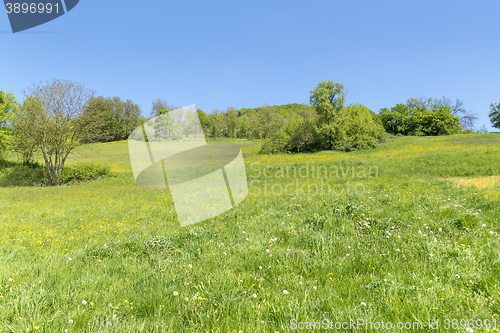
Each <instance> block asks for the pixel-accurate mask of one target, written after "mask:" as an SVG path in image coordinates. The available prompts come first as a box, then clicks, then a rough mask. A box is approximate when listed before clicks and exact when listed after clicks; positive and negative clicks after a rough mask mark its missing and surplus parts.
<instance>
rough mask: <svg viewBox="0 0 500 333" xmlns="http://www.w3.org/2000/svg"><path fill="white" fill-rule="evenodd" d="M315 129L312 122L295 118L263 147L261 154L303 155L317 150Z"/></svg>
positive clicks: (298, 117) (299, 117)
mask: <svg viewBox="0 0 500 333" xmlns="http://www.w3.org/2000/svg"><path fill="white" fill-rule="evenodd" d="M315 144H316V142H315V128H314V124H313V123H312V122H311V121H308V120H304V118H302V117H301V116H298V115H297V116H295V117H293V118H292V119H291V120H290V121H288V122H287V124H286V125H285V126H284V127H282V128H281V129H280V130H279V131H278V133H276V134H275V135H273V136H272V137H271V138H269V139H267V140H266V141H265V142H264V144H263V145H262V149H261V151H260V153H261V154H276V153H282V152H287V153H301V152H309V151H314V150H315Z"/></svg>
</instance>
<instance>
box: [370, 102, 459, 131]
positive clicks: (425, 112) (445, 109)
mask: <svg viewBox="0 0 500 333" xmlns="http://www.w3.org/2000/svg"><path fill="white" fill-rule="evenodd" d="M444 100H445V99H444V98H443V100H436V99H432V98H429V99H427V100H424V99H419V100H418V99H416V98H410V99H409V100H408V101H407V102H406V103H405V104H397V105H396V106H394V107H392V108H390V109H388V108H383V109H381V110H380V113H379V115H380V119H381V120H382V125H383V126H384V128H385V130H386V131H387V132H388V133H391V134H394V135H396V134H401V135H448V134H455V133H459V132H460V131H461V130H462V129H463V125H462V123H461V122H460V117H458V116H456V115H455V114H454V112H453V109H452V107H450V106H449V105H447V104H446V103H444V102H443V101H444Z"/></svg>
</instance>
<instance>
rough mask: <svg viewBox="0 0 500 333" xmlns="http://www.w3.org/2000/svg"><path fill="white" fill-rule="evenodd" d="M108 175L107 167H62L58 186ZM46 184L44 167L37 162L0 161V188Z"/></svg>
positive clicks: (94, 165) (87, 165)
mask: <svg viewBox="0 0 500 333" xmlns="http://www.w3.org/2000/svg"><path fill="white" fill-rule="evenodd" d="M2 166H3V167H2ZM110 173H111V171H110V168H109V167H108V166H102V165H99V164H94V163H91V164H84V163H80V164H76V165H72V166H66V167H64V169H63V172H62V175H61V178H60V180H59V182H58V184H66V183H79V182H82V181H89V180H93V179H100V178H102V177H104V176H106V175H109V174H110ZM47 184H48V181H47V176H46V174H45V167H44V166H43V165H41V164H39V163H38V162H34V163H27V164H21V165H19V164H15V163H12V162H7V161H4V162H2V161H0V186H46V185H47Z"/></svg>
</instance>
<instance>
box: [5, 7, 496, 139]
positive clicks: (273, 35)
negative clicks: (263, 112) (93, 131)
mask: <svg viewBox="0 0 500 333" xmlns="http://www.w3.org/2000/svg"><path fill="white" fill-rule="evenodd" d="M499 13H500V1H498V0H491V1H479V2H472V1H456V0H455V1H444V0H438V1H436V0H433V1H422V0H419V1H406V0H404V1H403V0H397V1H372V0H371V1H353V0H349V1H346V0H343V1H334V0H330V1H315V0H307V1H306V0H302V1H293V0H287V1H274V0H268V1H255V0H254V1H234V0H232V1H206V0H204V1H189V0H186V1H184V0H182V1H181V0H178V1H128V0H123V1H102V0H100V1H97V0H81V1H80V3H79V4H78V5H77V6H76V7H75V8H74V9H73V10H72V11H70V12H69V13H67V14H66V15H63V16H62V17H60V18H58V19H56V20H54V21H51V22H49V23H46V24H44V25H41V26H39V27H35V28H33V29H30V30H27V31H26V32H20V33H17V34H12V33H11V30H10V25H9V23H8V18H7V14H6V13H5V14H0V39H1V44H0V45H1V47H0V89H3V90H12V91H13V92H14V93H15V94H16V96H18V98H19V99H22V93H21V91H22V89H23V88H25V87H26V86H28V85H30V84H32V83H34V82H37V81H40V80H44V81H45V80H50V79H51V78H60V79H71V80H74V81H78V82H80V83H83V84H84V85H85V86H86V87H88V88H92V89H95V90H96V91H97V93H98V94H99V95H104V96H119V97H121V98H122V99H131V100H132V101H134V102H135V103H138V104H139V105H140V106H141V108H142V110H143V114H145V115H147V114H149V112H150V110H151V101H152V100H153V99H155V98H163V99H166V100H167V101H168V102H169V103H170V104H174V105H175V106H178V107H181V106H186V105H189V104H196V106H197V107H199V108H201V109H202V110H204V111H206V112H210V111H211V110H213V109H215V108H218V109H225V108H227V107H229V106H231V105H232V106H234V107H235V108H237V109H239V108H252V107H258V106H260V105H261V104H264V103H268V104H270V105H280V104H288V103H308V102H309V93H310V91H311V90H312V89H314V87H315V86H316V84H317V83H318V82H320V81H323V80H328V79H331V80H333V81H336V82H341V83H345V84H346V87H347V88H348V91H349V93H348V95H347V102H348V103H363V104H365V105H366V106H368V107H369V108H370V109H372V110H373V111H375V112H378V110H379V109H380V108H383V107H391V106H393V105H395V104H396V103H400V102H404V101H405V100H406V99H408V98H409V97H412V96H413V97H420V96H424V97H435V98H438V97H441V96H443V95H444V96H446V97H448V98H451V99H452V100H455V99H456V98H460V99H461V100H462V101H464V103H465V105H464V106H465V107H466V109H468V110H471V111H473V112H475V113H478V114H479V117H480V119H479V121H478V122H477V123H476V128H479V127H480V126H481V125H483V124H484V125H487V126H488V128H489V129H490V130H491V129H492V128H491V126H490V125H491V123H490V121H489V119H488V117H487V114H488V110H489V105H490V103H493V102H495V103H498V102H500V75H499V73H500V43H499V41H500V24H499Z"/></svg>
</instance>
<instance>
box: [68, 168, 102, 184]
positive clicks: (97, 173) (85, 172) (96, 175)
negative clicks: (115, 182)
mask: <svg viewBox="0 0 500 333" xmlns="http://www.w3.org/2000/svg"><path fill="white" fill-rule="evenodd" d="M110 173H111V170H110V168H109V166H104V165H100V164H95V163H89V164H85V163H79V164H76V165H71V166H67V167H65V168H64V169H63V172H62V175H61V183H63V184H64V183H70V182H82V181H88V180H93V179H100V178H102V177H104V176H107V175H109V174H110Z"/></svg>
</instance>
